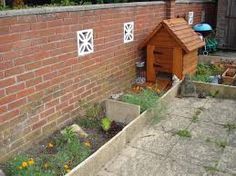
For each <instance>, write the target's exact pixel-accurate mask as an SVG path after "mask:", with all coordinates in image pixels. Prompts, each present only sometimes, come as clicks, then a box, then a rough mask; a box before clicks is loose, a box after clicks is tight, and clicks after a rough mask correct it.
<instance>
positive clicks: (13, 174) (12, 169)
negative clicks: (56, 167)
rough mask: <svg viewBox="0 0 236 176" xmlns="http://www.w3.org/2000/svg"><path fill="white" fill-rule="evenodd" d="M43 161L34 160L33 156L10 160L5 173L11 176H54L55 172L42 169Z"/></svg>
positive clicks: (17, 157)
mask: <svg viewBox="0 0 236 176" xmlns="http://www.w3.org/2000/svg"><path fill="white" fill-rule="evenodd" d="M41 163H42V162H41V159H40V158H36V159H33V158H31V156H28V155H25V154H21V155H18V156H16V157H15V158H13V159H11V160H9V161H8V162H7V163H6V166H5V168H4V171H5V173H6V174H7V175H9V176H18V175H22V176H24V175H25V176H26V175H34V176H54V175H55V172H54V171H52V170H45V169H43V168H42V167H41Z"/></svg>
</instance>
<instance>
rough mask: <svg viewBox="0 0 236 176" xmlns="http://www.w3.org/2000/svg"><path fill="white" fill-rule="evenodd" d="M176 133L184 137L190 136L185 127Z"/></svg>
mask: <svg viewBox="0 0 236 176" xmlns="http://www.w3.org/2000/svg"><path fill="white" fill-rule="evenodd" d="M176 134H177V135H178V136H180V137H186V138H191V137H192V135H191V133H190V132H189V131H188V130H186V129H185V130H179V131H177V133H176Z"/></svg>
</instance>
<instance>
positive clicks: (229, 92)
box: [194, 81, 236, 99]
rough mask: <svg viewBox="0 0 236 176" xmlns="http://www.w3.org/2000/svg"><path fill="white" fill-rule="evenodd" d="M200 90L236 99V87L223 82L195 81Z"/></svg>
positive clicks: (219, 96)
mask: <svg viewBox="0 0 236 176" xmlns="http://www.w3.org/2000/svg"><path fill="white" fill-rule="evenodd" d="M194 84H195V85H196V87H197V91H198V92H205V93H207V94H216V97H218V98H227V99H236V87H235V86H228V85H223V84H211V83H203V82H198V81H194Z"/></svg>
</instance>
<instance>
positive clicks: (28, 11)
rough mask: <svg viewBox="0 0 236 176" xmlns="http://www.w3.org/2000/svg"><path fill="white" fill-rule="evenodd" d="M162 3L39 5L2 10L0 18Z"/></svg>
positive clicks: (162, 2) (158, 2) (161, 2)
mask: <svg viewBox="0 0 236 176" xmlns="http://www.w3.org/2000/svg"><path fill="white" fill-rule="evenodd" d="M160 4H165V2H164V1H156V2H134V3H117V4H97V5H83V6H60V7H41V8H40V7H39V8H30V9H19V10H6V11H0V18H1V17H10V16H23V15H39V14H48V13H61V12H77V11H87V10H99V9H111V8H123V7H138V6H152V5H160Z"/></svg>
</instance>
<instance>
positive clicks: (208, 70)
mask: <svg viewBox="0 0 236 176" xmlns="http://www.w3.org/2000/svg"><path fill="white" fill-rule="evenodd" d="M222 72H223V69H222V68H221V67H219V66H217V65H214V64H205V63H200V64H198V65H197V71H196V74H195V76H193V77H192V79H193V80H195V81H202V82H210V81H211V80H210V78H209V77H210V76H215V75H220V74H222Z"/></svg>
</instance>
